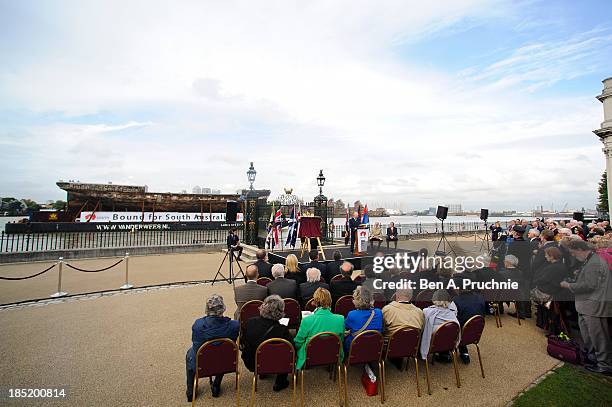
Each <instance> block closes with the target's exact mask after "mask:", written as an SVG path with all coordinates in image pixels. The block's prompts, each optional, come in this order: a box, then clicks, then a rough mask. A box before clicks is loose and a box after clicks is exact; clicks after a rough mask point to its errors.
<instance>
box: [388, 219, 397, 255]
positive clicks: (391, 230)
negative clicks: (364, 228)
mask: <svg viewBox="0 0 612 407" xmlns="http://www.w3.org/2000/svg"><path fill="white" fill-rule="evenodd" d="M397 240H398V237H397V228H396V227H395V223H393V222H391V223H390V224H389V227H388V228H387V249H388V248H389V242H393V244H394V245H395V248H396V249H397Z"/></svg>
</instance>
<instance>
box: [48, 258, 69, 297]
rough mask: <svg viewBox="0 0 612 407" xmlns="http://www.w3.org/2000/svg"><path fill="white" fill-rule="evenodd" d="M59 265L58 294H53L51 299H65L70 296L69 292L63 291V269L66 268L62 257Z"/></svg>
mask: <svg viewBox="0 0 612 407" xmlns="http://www.w3.org/2000/svg"><path fill="white" fill-rule="evenodd" d="M57 263H58V266H59V272H58V278H57V292H56V293H54V294H51V298H60V297H65V296H67V295H68V293H67V292H65V291H62V269H63V266H64V258H63V257H60V258H59V259H58V261H57Z"/></svg>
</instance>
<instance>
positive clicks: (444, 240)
mask: <svg viewBox="0 0 612 407" xmlns="http://www.w3.org/2000/svg"><path fill="white" fill-rule="evenodd" d="M440 220H441V221H442V236H440V240H439V241H438V246H436V252H435V254H436V255H437V254H438V252H439V249H440V245H442V253H444V255H446V254H448V253H452V254H453V256H455V257H456V256H457V253H455V250H454V249H453V246H451V244H450V242H449V241H448V239H447V238H446V234H445V233H444V219H440ZM447 244H448V249H449V250H448V253H447V252H446V245H447Z"/></svg>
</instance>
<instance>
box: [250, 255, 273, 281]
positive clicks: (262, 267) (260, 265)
mask: <svg viewBox="0 0 612 407" xmlns="http://www.w3.org/2000/svg"><path fill="white" fill-rule="evenodd" d="M255 257H257V261H256V262H255V263H253V264H255V265H256V266H257V271H258V272H259V277H267V278H272V265H271V264H270V263H268V262H267V261H266V257H267V253H266V251H265V250H264V249H259V250H257V251H256V252H255Z"/></svg>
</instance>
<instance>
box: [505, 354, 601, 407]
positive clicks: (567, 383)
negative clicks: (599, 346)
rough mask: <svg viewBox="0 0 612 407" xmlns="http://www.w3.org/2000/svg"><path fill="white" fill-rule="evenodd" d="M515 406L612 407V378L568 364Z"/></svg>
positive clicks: (531, 390)
mask: <svg viewBox="0 0 612 407" xmlns="http://www.w3.org/2000/svg"><path fill="white" fill-rule="evenodd" d="M512 405H513V406H515V407H527V406H529V407H531V406H550V407H552V406H554V407H564V406H568V407H577V406H589V407H597V406H602V407H603V406H606V407H609V406H612V377H609V376H604V375H600V374H594V373H590V372H588V371H586V370H584V369H582V368H580V367H575V366H572V365H571V364H568V363H566V364H565V365H563V366H561V367H560V368H558V369H557V370H555V371H554V372H553V373H551V374H550V375H549V376H547V377H546V378H545V379H544V380H542V381H541V382H540V383H538V384H537V385H535V386H534V387H532V388H531V389H529V390H527V391H526V392H525V393H524V394H522V395H521V396H520V397H518V398H517V399H516V400H515V401H514V403H513V404H512Z"/></svg>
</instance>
